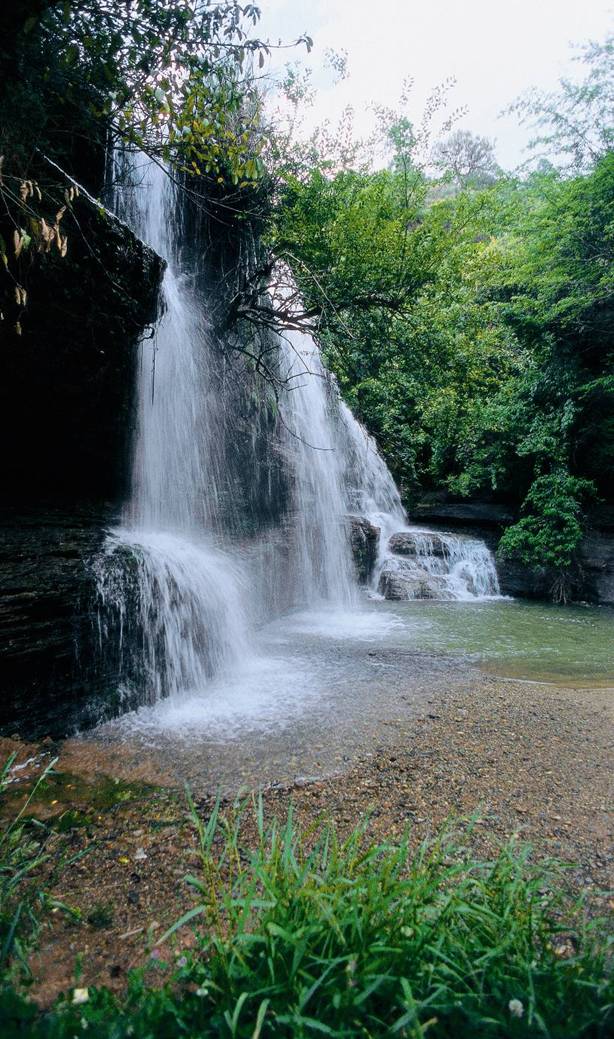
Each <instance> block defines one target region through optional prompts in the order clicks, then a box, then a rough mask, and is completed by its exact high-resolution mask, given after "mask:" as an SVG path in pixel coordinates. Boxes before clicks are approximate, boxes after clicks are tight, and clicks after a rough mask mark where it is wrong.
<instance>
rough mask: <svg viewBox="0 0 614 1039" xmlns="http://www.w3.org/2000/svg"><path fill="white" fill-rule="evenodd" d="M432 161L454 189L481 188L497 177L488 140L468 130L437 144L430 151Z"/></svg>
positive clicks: (457, 132) (456, 132)
mask: <svg viewBox="0 0 614 1039" xmlns="http://www.w3.org/2000/svg"><path fill="white" fill-rule="evenodd" d="M432 161H433V165H434V166H435V168H436V169H437V170H439V171H440V172H441V173H443V174H444V175H445V174H448V175H449V176H451V177H452V178H453V180H454V182H455V184H456V186H457V187H458V188H462V187H465V186H467V185H468V184H471V185H473V186H475V187H484V186H486V185H487V184H491V183H493V182H494V181H495V180H496V178H497V176H498V174H499V167H498V165H497V160H496V157H495V150H494V145H493V143H492V141H489V140H488V138H486V137H478V136H477V135H476V134H472V133H470V132H469V131H468V130H455V131H454V132H453V133H451V134H450V135H449V137H446V138H445V139H444V140H442V141H438V142H437V143H436V144H435V146H434V148H433V151H432Z"/></svg>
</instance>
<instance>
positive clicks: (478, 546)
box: [376, 526, 499, 600]
mask: <svg viewBox="0 0 614 1039" xmlns="http://www.w3.org/2000/svg"><path fill="white" fill-rule="evenodd" d="M376 584H377V588H378V590H379V591H380V592H381V593H382V594H383V595H384V596H385V598H387V599H395V600H403V599H450V600H469V599H484V598H489V597H492V596H498V595H499V581H498V578H497V569H496V567H495V561H494V558H493V554H492V552H491V551H490V549H489V548H488V547H487V546H486V545H485V544H484V542H483V541H481V540H480V539H479V538H474V537H469V536H467V535H459V534H448V533H442V532H441V531H430V530H421V529H419V528H417V527H409V526H407V527H405V528H404V529H403V530H400V531H398V532H397V533H395V534H393V535H392V536H391V537H390V538H389V539H388V541H387V544H386V547H385V549H383V550H380V557H379V561H378V567H377V571H376Z"/></svg>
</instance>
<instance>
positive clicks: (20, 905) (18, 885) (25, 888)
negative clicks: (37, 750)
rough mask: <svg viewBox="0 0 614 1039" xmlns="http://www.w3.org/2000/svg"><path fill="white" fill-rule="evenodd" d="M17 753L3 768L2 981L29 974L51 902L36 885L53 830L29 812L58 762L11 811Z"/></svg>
mask: <svg viewBox="0 0 614 1039" xmlns="http://www.w3.org/2000/svg"><path fill="white" fill-rule="evenodd" d="M16 758H17V755H16V754H11V755H10V756H9V757H8V758H7V759H6V761H5V762H4V765H3V766H2V767H1V768H0V810H1V811H2V817H0V977H1V979H2V980H3V981H4V980H6V977H7V974H8V973H9V972H10V970H11V968H13V967H14V966H17V967H20V968H21V969H22V970H26V971H27V952H28V948H29V947H30V945H31V944H32V942H33V941H34V939H35V938H36V935H37V934H38V931H39V927H40V921H41V918H42V916H43V915H44V913H45V911H46V910H47V909H48V908H49V907H50V904H51V900H50V899H49V896H48V895H47V893H46V892H45V891H44V890H43V888H42V887H41V886H40V885H39V884H37V882H36V874H37V872H38V871H39V870H40V868H41V867H42V866H43V864H44V863H46V862H47V861H48V858H49V852H48V842H49V839H50V837H51V832H50V830H49V829H48V827H47V826H45V824H44V823H43V822H41V821H40V820H37V819H34V818H32V817H31V816H30V814H29V809H30V808H31V805H32V802H33V801H34V800H35V798H36V794H37V793H38V791H39V790H40V788H41V786H42V785H43V784H44V782H45V780H46V779H47V777H48V776H49V775H50V774H51V773H52V771H53V766H54V765H55V760H54V761H51V762H50V763H49V764H48V765H47V767H46V768H45V769H43V771H42V772H41V774H40V776H39V777H38V779H37V781H36V783H34V785H33V787H32V789H31V790H30V793H29V794H28V795H27V797H26V798H25V799H24V802H23V804H22V805H21V808H19V809H16V810H15V811H14V812H13V813H10V812H8V811H7V805H6V801H7V793H8V792H9V791H10V788H11V782H12V774H13V767H14V765H15V761H16Z"/></svg>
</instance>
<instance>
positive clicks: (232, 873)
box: [0, 802, 614, 1039]
mask: <svg viewBox="0 0 614 1039" xmlns="http://www.w3.org/2000/svg"><path fill="white" fill-rule="evenodd" d="M191 807H192V815H193V819H194V824H195V826H196V827H197V830H198V834H199V842H200V850H201V868H200V870H199V871H198V873H197V874H196V875H193V876H189V877H187V878H186V880H187V883H188V884H189V885H190V887H191V889H192V891H193V892H194V907H193V909H191V910H190V911H189V912H188V913H186V914H185V916H184V917H182V919H181V920H179V921H177V923H176V924H175V925H174V926H173V927H172V928H170V929H169V931H167V932H166V934H165V935H163V936H162V937H161V938H160V939H158V946H157V948H156V949H154V951H153V956H152V959H151V964H150V966H149V968H148V969H146V970H144V971H139V972H134V973H133V974H132V976H131V979H130V983H129V989H128V991H127V993H126V994H125V995H124V996H122V997H121V998H118V997H115V996H113V995H112V994H111V993H110V992H109V991H108V990H105V989H99V990H94V989H89V991H87V992H86V993H85V994H83V993H81V997H82V999H83V1001H81V1002H76V1003H74V1002H73V1001H72V1000H73V999H74V994H73V993H67V995H66V998H65V999H64V1000H60V1001H59V1002H58V1003H57V1004H56V1006H55V1007H54V1008H53V1009H52V1010H51V1011H49V1012H47V1013H45V1014H42V1013H40V1012H38V1011H37V1010H36V1009H35V1008H33V1007H32V1006H31V1005H30V1004H28V1003H27V1002H26V1001H25V1000H23V999H21V998H19V997H17V996H16V994H15V991H14V990H13V989H11V988H6V989H5V990H4V993H3V994H2V997H1V998H2V1001H3V1002H2V1005H0V1017H1V1018H2V1020H3V1021H4V1030H3V1032H2V1035H3V1036H7V1037H10V1036H13V1035H15V1036H20V1037H23V1036H32V1037H37V1039H38V1037H41V1039H43V1037H44V1039H68V1037H72V1036H75V1035H83V1034H87V1036H88V1037H97V1039H103V1037H104V1039H120V1037H121V1039H123V1037H124V1036H125V1037H128V1036H134V1037H135V1039H146V1037H152V1039H153V1037H156V1039H157V1037H166V1036H168V1037H175V1036H177V1037H179V1036H184V1037H190V1039H191V1037H193V1039H196V1037H209V1036H228V1037H232V1036H236V1037H246V1039H247V1037H250V1039H252V1037H253V1039H257V1037H258V1036H263V1037H264V1036H271V1037H273V1036H275V1037H277V1036H280V1037H282V1036H283V1037H308V1036H318V1035H320V1036H322V1035H328V1036H335V1037H339V1039H341V1037H343V1039H345V1037H348V1039H350V1037H368V1036H405V1037H416V1039H417V1037H422V1036H428V1037H429V1039H431V1037H433V1039H437V1037H446V1039H448V1037H449V1039H465V1037H466V1039H469V1037H471V1039H479V1037H487V1036H488V1037H508V1036H509V1037H519V1036H523V1037H528V1036H550V1037H552V1039H557V1037H563V1036H564V1037H569V1039H571V1037H573V1039H579V1037H606V1036H609V1035H611V1034H612V1027H613V1022H614V1019H613V1018H612V1010H611V1003H612V995H613V993H612V983H611V978H610V980H608V976H607V951H608V950H607V941H606V938H605V937H604V923H603V921H598V922H595V921H594V922H592V923H589V922H587V920H586V916H585V913H584V912H583V907H582V905H581V904H579V903H577V904H575V905H569V903H564V902H563V900H562V897H561V896H560V895H557V894H556V891H557V888H558V889H559V890H560V887H559V886H558V884H557V877H556V870H557V867H555V866H554V865H546V866H544V864H543V863H542V864H540V865H535V864H533V863H532V860H531V856H530V851H529V849H528V848H527V847H517V846H515V845H514V844H510V845H509V846H507V847H505V848H503V849H502V850H501V852H500V854H499V855H498V856H497V857H496V859H494V860H493V861H491V862H484V861H476V860H474V859H472V858H471V857H470V855H469V853H468V852H467V850H466V849H465V848H464V847H463V844H462V838H461V837H459V835H458V834H457V835H456V837H454V836H453V835H452V834H446V833H444V834H442V835H440V836H439V838H437V839H436V840H434V841H431V842H429V843H424V844H422V845H421V846H420V847H419V848H418V849H417V850H414V851H412V850H410V845H409V841H408V840H404V841H402V842H401V843H399V844H377V845H373V844H369V842H368V839H367V835H366V832H365V829H364V828H363V829H358V830H356V831H355V832H354V833H352V834H351V836H350V837H349V838H348V839H346V840H341V839H340V838H339V837H338V835H337V834H336V832H335V829H334V828H333V827H332V826H328V825H324V826H322V827H320V828H319V829H315V828H312V829H311V830H310V831H308V832H307V833H301V832H300V831H299V829H298V827H297V826H296V825H295V823H294V820H293V817H292V813H290V814H289V816H288V819H287V822H286V823H285V824H284V825H283V826H277V825H275V824H273V825H270V826H269V825H265V822H264V818H263V809H262V802H258V803H257V804H256V806H255V808H254V820H253V822H252V824H251V833H252V836H251V838H250V840H249V842H246V841H244V840H243V838H242V836H241V835H242V833H246V832H247V830H246V829H245V826H244V824H245V820H244V819H242V818H241V812H240V811H237V812H235V813H230V814H229V815H228V814H227V815H226V816H225V817H222V815H221V814H220V812H219V808H218V807H216V808H215V810H214V811H213V812H212V814H211V816H210V817H209V819H208V820H207V821H205V822H204V821H202V820H201V819H200V818H199V817H198V814H197V812H196V810H195V809H194V806H193V805H192V806H191ZM254 834H255V836H254ZM558 880H559V881H560V878H558ZM184 928H190V929H193V930H194V934H195V942H196V944H195V946H194V947H193V948H192V950H191V951H190V952H189V953H182V952H181V950H178V949H176V948H175V944H176V942H177V938H178V937H179V936H180V935H181V933H182V931H183V929H184ZM519 1015H520V1016H519Z"/></svg>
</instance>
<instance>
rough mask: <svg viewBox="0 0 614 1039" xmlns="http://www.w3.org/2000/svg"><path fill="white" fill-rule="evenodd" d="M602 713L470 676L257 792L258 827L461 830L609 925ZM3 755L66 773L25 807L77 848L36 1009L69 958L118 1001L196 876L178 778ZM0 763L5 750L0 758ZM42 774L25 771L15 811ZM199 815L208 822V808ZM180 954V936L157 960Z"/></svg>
mask: <svg viewBox="0 0 614 1039" xmlns="http://www.w3.org/2000/svg"><path fill="white" fill-rule="evenodd" d="M612 704H613V691H612V690H606V689H582V690H579V689H566V688H561V687H553V686H544V685H537V684H533V683H523V682H513V681H509V682H508V681H506V682H501V681H495V680H492V679H488V678H480V677H476V678H475V679H474V680H472V681H471V682H469V683H468V684H467V686H466V688H464V689H461V688H460V687H459V688H455V689H452V690H451V691H450V692H449V693H448V695H447V696H443V695H439V696H433V697H431V702H424V703H423V704H421V705H419V709H418V710H416V709H415V705H413V706H408V708H407V711H406V712H405V713H403V710H402V708H401V706H400V705H399V711H398V714H397V717H396V719H394V720H392V719H388V724H386V725H385V726H382V730H381V731H379V732H378V731H377V730H374V732H373V733H372V738H371V742H370V745H368V746H367V745H364V744H363V746H362V748H361V749H357V748H355V749H354V752H353V753H352V754H351V755H348V757H349V760H348V761H346V762H344V763H343V764H342V765H341V766H340V768H339V770H338V771H337V774H329V775H328V776H323V775H322V776H320V777H319V778H318V777H315V778H313V779H311V780H307V779H298V780H296V781H295V782H292V783H286V784H278V785H269V786H268V787H267V788H266V789H265V791H264V800H265V809H266V813H267V815H268V816H269V818H270V817H271V816H283V815H285V813H286V812H287V810H288V807H289V805H290V804H291V803H292V804H293V805H294V809H295V812H296V814H297V816H298V819H299V820H300V822H301V823H303V824H305V825H308V824H311V823H312V822H313V821H314V820H317V819H320V818H326V819H332V820H334V821H335V823H336V824H337V825H338V827H339V829H340V831H341V832H345V831H347V830H349V829H350V828H352V827H353V826H355V824H356V823H358V822H359V821H360V820H361V819H363V818H364V816H365V813H370V817H371V823H370V827H371V832H372V834H373V837H374V838H376V839H377V838H379V837H384V836H385V837H388V838H394V837H395V836H396V835H400V834H401V832H402V831H403V830H404V828H405V827H406V826H407V825H408V824H409V825H411V827H412V832H413V836H414V839H415V840H416V841H418V840H419V839H421V838H423V837H425V836H427V835H429V834H431V833H433V832H434V831H435V830H437V828H438V827H439V826H440V825H441V824H442V823H444V822H445V820H446V819H448V818H450V817H459V816H462V817H467V816H469V815H473V816H474V821H473V826H472V827H471V829H470V832H469V829H467V839H468V840H469V841H470V842H471V844H472V846H473V847H474V848H475V851H476V852H477V853H479V854H488V852H489V851H490V850H491V849H492V848H493V847H494V846H495V845H496V844H497V843H498V842H500V841H503V840H505V839H507V838H509V837H510V836H513V835H517V836H518V838H519V839H521V840H523V841H529V842H531V843H532V844H533V845H534V849H535V854H536V855H538V856H540V857H549V856H553V857H556V858H558V859H562V860H564V861H566V862H569V863H573V865H572V867H571V868H570V870H569V872H568V883H569V884H570V885H572V886H573V888H574V889H576V890H580V891H583V892H585V893H586V894H587V896H588V899H589V904H590V905H591V906H592V907H593V908H595V909H597V910H599V911H603V910H605V911H608V909H609V908H611V901H610V902H609V901H608V897H609V898H610V899H611V895H610V896H607V895H605V894H604V892H606V891H607V890H610V891H611V888H612V883H613V880H614V876H613V856H612V816H611V814H610V812H609V807H610V805H611V804H612V800H613V799H612V793H613V790H612V780H611V776H610V772H611V769H610V765H611V746H612V734H613V728H614V726H613V710H612ZM15 746H16V747H17V749H18V750H19V753H20V757H21V759H22V760H25V759H26V758H27V757H30V756H32V754H33V753H38V754H43V755H51V754H53V753H56V752H59V754H60V760H59V763H58V766H57V767H58V768H61V769H63V770H64V774H63V775H62V776H61V777H59V778H57V779H56V780H53V781H52V784H51V786H50V787H49V788H48V790H47V792H46V793H45V794H44V795H43V796H42V798H41V799H39V802H40V803H39V804H38V806H37V807H38V809H39V811H40V814H43V815H45V816H46V817H47V818H49V819H51V820H54V825H55V826H56V828H57V830H58V831H63V832H58V835H57V837H56V838H54V839H55V840H56V841H57V842H58V848H59V847H60V845H61V843H62V842H63V841H65V840H66V839H67V840H68V842H69V851H70V854H71V855H78V854H79V853H80V852H81V851H83V850H85V849H87V854H86V855H85V856H84V857H82V858H79V859H77V860H76V861H74V862H73V863H72V864H71V865H68V866H67V867H66V868H65V869H64V870H63V871H62V872H61V874H60V876H59V877H58V879H57V881H56V882H55V884H54V889H53V892H54V894H55V895H57V896H58V897H59V898H61V900H62V901H64V902H65V903H67V904H68V905H70V906H72V907H74V908H75V909H76V910H78V911H79V916H78V918H77V917H74V918H70V917H67V916H65V915H63V914H61V913H56V914H54V915H53V917H52V918H51V921H50V923H48V924H47V925H46V926H45V928H44V930H43V933H42V936H41V942H40V949H39V952H38V953H37V955H36V956H35V958H34V961H33V969H34V974H35V983H34V988H33V991H34V994H35V995H36V996H37V998H39V999H40V1000H41V1001H42V1002H47V1001H48V1000H50V999H52V998H53V996H54V995H55V994H56V993H57V992H58V991H60V990H63V989H66V988H67V987H69V986H70V985H71V984H73V983H74V977H75V974H74V972H75V961H76V957H77V954H80V962H81V967H80V970H81V974H80V977H81V982H80V983H82V984H105V985H111V986H112V987H121V986H122V985H123V984H124V983H125V979H126V973H127V971H128V970H129V969H130V967H132V966H135V965H137V964H141V963H143V962H146V961H147V960H148V958H149V957H150V955H151V951H152V950H153V949H155V948H156V936H160V935H161V934H162V933H163V931H164V929H165V928H166V927H167V926H169V925H170V924H171V923H172V922H173V921H174V920H175V919H177V917H178V916H180V915H181V913H182V912H183V911H185V909H186V908H189V906H190V905H191V904H192V903H191V901H190V894H189V889H188V888H187V887H186V886H185V884H184V882H183V877H184V876H185V874H186V873H189V872H194V871H195V870H197V867H198V857H197V854H196V842H195V839H194V833H193V829H192V826H191V823H190V821H189V818H188V816H187V813H186V804H185V800H184V795H183V793H182V791H181V789H180V786H179V782H178V779H177V777H173V776H171V775H170V774H168V773H167V774H164V773H162V772H161V771H160V766H159V763H158V761H157V758H156V755H155V753H152V754H151V755H150V756H149V757H147V756H142V757H141V758H140V760H138V761H136V760H135V759H134V758H133V757H132V756H131V752H130V748H129V747H125V748H121V747H113V748H111V749H105V748H103V747H102V746H92V745H91V744H89V745H88V744H82V743H80V742H79V741H71V742H69V743H67V744H66V745H63V746H54V745H51V744H47V745H44V746H42V747H38V748H36V747H33V746H32V745H29V746H26V745H19V744H16V745H15ZM9 748H10V744H9V743H8V741H4V743H3V745H2V746H1V748H0V749H1V750H2V752H3V753H6V751H7V750H8V749H9ZM44 760H45V759H43V758H39V759H38V763H37V761H36V760H34V761H32V762H30V764H29V765H28V766H27V767H26V768H24V769H22V770H21V772H20V773H19V783H18V784H15V786H14V788H13V793H12V803H13V805H15V804H18V803H19V799H20V798H22V797H23V792H25V790H26V788H27V787H28V783H29V781H30V779H31V777H33V776H34V775H36V772H37V767H38V768H40V766H41V764H42V763H43V761H44ZM109 773H111V779H109ZM29 777H30V779H29ZM162 784H166V785H162ZM197 802H198V806H199V809H200V810H201V812H202V813H203V814H205V815H206V814H207V812H208V811H209V809H210V807H211V804H212V796H211V795H207V794H205V793H202V794H201V795H199V796H198V798H197ZM66 835H67V836H66ZM250 835H251V836H255V835H254V834H253V832H252V829H251V823H250V822H249V820H248V822H247V823H246V839H247V840H248V841H249V839H250ZM189 942H190V933H189V929H185V930H184V931H183V932H182V933H181V936H180V938H179V941H178V945H177V948H176V949H175V950H174V951H173V952H169V953H168V955H171V956H172V955H179V954H180V949H181V946H182V944H189ZM155 955H157V953H156V954H155ZM165 955H167V954H166V953H165Z"/></svg>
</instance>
